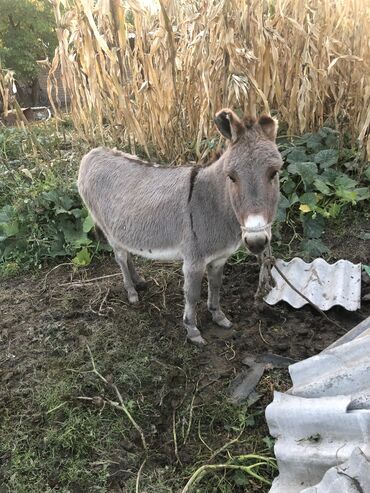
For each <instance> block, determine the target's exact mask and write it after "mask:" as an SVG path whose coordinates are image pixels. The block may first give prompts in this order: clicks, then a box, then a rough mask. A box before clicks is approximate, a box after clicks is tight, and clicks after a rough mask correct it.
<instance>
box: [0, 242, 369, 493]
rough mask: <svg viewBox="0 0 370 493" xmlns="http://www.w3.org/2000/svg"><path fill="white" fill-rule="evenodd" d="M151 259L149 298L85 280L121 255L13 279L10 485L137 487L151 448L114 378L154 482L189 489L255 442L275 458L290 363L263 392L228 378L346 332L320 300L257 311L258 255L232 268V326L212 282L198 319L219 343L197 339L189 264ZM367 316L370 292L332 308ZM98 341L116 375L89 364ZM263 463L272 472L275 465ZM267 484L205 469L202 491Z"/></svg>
mask: <svg viewBox="0 0 370 493" xmlns="http://www.w3.org/2000/svg"><path fill="white" fill-rule="evenodd" d="M336 241H337V239H336V238H334V239H333V243H335V242H336ZM356 241H357V243H356ZM338 245H339V246H341V245H342V244H341V242H339V243H338ZM356 245H357V246H356ZM364 245H366V243H365V242H361V241H360V240H356V239H354V238H353V237H352V238H351V243H350V250H351V251H352V255H351V253H349V252H348V250H347V258H349V259H353V260H358V255H361V259H362V260H363V261H364V262H366V261H367V263H369V257H368V253H369V252H368V249H367V254H366V246H365V250H364ZM334 247H335V245H334ZM341 253H342V252H341ZM139 265H140V270H141V271H142V273H143V274H144V276H145V277H146V278H147V280H148V281H149V287H148V289H147V290H146V291H144V292H141V293H140V294H141V300H140V302H139V304H138V305H137V306H130V305H129V304H128V303H127V298H126V296H125V294H124V292H123V288H122V283H121V278H120V276H114V277H107V278H104V279H99V280H98V281H96V282H88V283H86V282H84V281H86V280H87V279H92V278H95V277H100V276H107V275H109V274H116V273H118V272H119V271H118V268H117V266H116V264H115V263H114V261H113V260H112V259H111V258H110V257H106V258H105V259H101V260H99V261H96V262H94V263H93V265H92V266H90V267H89V268H86V269H83V270H79V271H78V272H74V271H73V268H72V266H71V265H61V266H58V268H55V269H54V270H52V271H51V269H50V268H48V269H46V270H44V271H42V272H39V273H37V274H32V275H30V274H28V275H22V276H19V277H16V278H12V279H8V280H6V281H2V283H1V289H0V326H1V339H0V343H1V357H0V372H1V386H0V416H1V440H0V442H1V443H0V491H1V492H20V493H21V492H40V493H41V492H49V491H58V492H73V493H78V492H90V491H91V492H96V491H99V492H105V491H107V492H134V491H135V488H136V486H135V484H136V478H137V473H138V470H139V467H140V465H141V464H142V462H143V459H144V456H145V454H144V451H143V449H142V444H141V440H140V435H139V434H138V433H137V431H136V430H135V429H134V427H133V426H132V424H131V423H130V422H129V420H128V419H127V416H126V415H125V414H124V413H123V412H122V410H120V409H114V408H113V407H112V406H110V405H109V404H107V403H106V400H107V399H110V400H113V401H116V400H117V396H116V395H115V392H114V391H113V388H112V386H111V384H112V383H114V384H115V385H117V387H118V389H119V390H120V392H121V394H122V397H123V400H124V402H125V404H126V406H127V409H128V410H129V411H130V413H131V415H132V417H133V418H134V420H135V421H136V422H137V423H138V424H139V426H140V427H141V428H142V430H143V433H144V435H145V438H146V441H147V444H148V450H149V452H148V456H147V460H146V462H145V465H144V467H143V469H142V473H141V478H140V491H142V492H144V491H145V492H147V493H149V492H156V493H164V492H180V491H181V490H182V488H183V487H184V485H185V483H186V481H187V480H188V479H189V477H190V476H191V474H192V473H193V472H194V471H195V470H196V469H197V467H199V466H201V465H202V464H207V463H222V462H223V461H224V462H225V461H227V460H231V459H232V458H236V457H238V456H239V455H240V454H248V453H259V454H262V455H264V456H272V455H273V452H272V442H271V440H270V438H269V437H268V430H267V426H266V424H265V421H264V408H265V406H266V405H267V404H268V403H269V402H270V401H271V399H272V394H273V391H274V390H283V391H284V390H286V389H287V388H288V387H289V385H290V384H289V377H288V373H287V370H274V371H267V372H265V374H264V377H263V378H262V380H261V382H260V384H259V386H258V389H257V390H258V392H259V393H260V395H261V398H260V399H259V400H258V401H257V402H256V403H254V404H253V405H250V406H248V405H247V404H243V405H240V406H233V405H232V404H230V403H229V401H228V392H229V386H230V382H231V381H232V380H233V379H234V378H235V377H236V376H237V375H238V374H239V373H240V372H241V371H242V370H243V369H244V368H245V366H244V365H243V363H242V360H243V358H244V357H245V355H246V354H262V353H266V352H270V353H276V354H279V355H283V356H289V357H290V358H293V359H295V360H301V359H303V358H307V357H309V356H311V355H314V354H316V353H317V352H319V351H321V350H322V349H324V348H325V347H326V346H328V345H329V344H331V343H332V342H333V341H334V340H336V339H337V338H339V337H340V336H341V335H343V331H342V330H341V329H338V328H337V327H336V326H334V325H333V324H331V323H330V322H328V321H327V320H325V319H323V318H322V316H321V315H320V314H317V313H316V312H315V311H314V310H313V309H312V308H311V307H308V306H306V307H304V308H302V309H300V310H294V309H292V308H290V307H289V306H288V305H286V304H284V303H280V304H278V305H277V306H275V307H269V306H267V305H265V307H264V309H263V310H262V311H258V310H256V308H255V306H254V303H253V296H254V292H255V289H256V286H257V279H258V268H257V266H256V265H255V264H254V263H253V261H252V259H251V261H244V262H241V263H239V264H231V265H228V266H227V268H226V270H225V281H224V287H223V295H222V300H223V301H222V305H223V307H224V309H225V312H226V313H227V315H228V316H229V317H230V318H231V319H232V320H233V322H234V327H233V329H231V330H222V329H220V328H217V327H216V326H214V324H213V323H212V322H211V319H210V316H209V315H208V312H207V309H206V284H205V283H204V290H203V299H202V303H201V305H200V307H199V327H200V328H201V330H202V333H203V335H204V337H205V338H206V340H207V341H208V342H209V344H208V345H207V346H206V347H204V348H197V347H195V346H192V345H190V344H189V343H187V342H186V339H185V332H184V330H183V328H182V326H181V317H182V308H183V302H182V300H183V295H182V288H181V286H182V274H181V267H180V266H179V265H177V264H174V265H167V264H166V265H164V264H159V263H158V264H157V263H146V262H141V264H139ZM364 289H368V288H367V287H366V285H365V286H364ZM369 314H370V306H369V303H368V302H367V303H363V306H362V309H361V310H360V311H358V312H356V313H349V312H346V311H345V310H344V309H341V308H340V307H336V308H333V309H332V310H330V311H329V312H328V315H329V317H331V318H332V319H334V320H336V321H339V322H340V324H341V325H342V326H343V327H344V328H345V329H346V330H349V329H351V328H352V327H353V326H354V325H356V324H357V323H359V322H360V321H361V320H363V319H364V318H365V317H366V316H368V315H369ZM87 346H89V348H90V349H91V353H92V355H93V358H94V360H95V363H96V366H97V368H98V370H99V371H100V373H101V374H102V375H104V376H105V377H106V378H107V380H108V385H105V384H104V383H103V382H102V381H101V380H99V378H98V377H97V376H96V375H95V374H94V373H92V372H91V369H92V362H91V358H90V355H89V353H88V350H87ZM81 397H84V398H86V397H87V398H90V400H89V399H81ZM91 399H92V400H91ZM230 442H231V443H230ZM225 445H226V447H225V448H223V447H224V446H225ZM220 449H221V450H220ZM260 473H261V475H262V476H263V477H264V478H265V479H266V480H270V479H272V477H273V475H274V474H276V471H274V470H271V469H268V468H265V469H263V468H262V469H261V470H260ZM268 489H269V486H268V484H264V483H262V482H261V481H259V480H257V479H254V478H250V477H249V476H247V475H244V474H242V473H239V472H230V473H228V472H227V473H226V472H225V473H221V474H220V473H218V474H216V473H213V474H211V475H209V476H207V477H206V478H205V479H204V480H202V481H201V482H200V483H199V484H198V485H197V486H196V489H194V491H197V492H201V493H209V492H213V491H214V492H216V491H217V492H225V493H226V492H253V491H260V492H267V491H268Z"/></svg>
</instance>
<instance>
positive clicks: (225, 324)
mask: <svg viewBox="0 0 370 493" xmlns="http://www.w3.org/2000/svg"><path fill="white" fill-rule="evenodd" d="M210 311H211V313H212V320H213V321H214V323H215V324H217V325H219V326H220V327H222V328H223V329H230V328H231V327H232V325H233V324H232V322H230V320H229V319H228V318H227V317H226V315H225V314H224V312H222V311H221V310H217V311H216V310H215V311H212V310H210Z"/></svg>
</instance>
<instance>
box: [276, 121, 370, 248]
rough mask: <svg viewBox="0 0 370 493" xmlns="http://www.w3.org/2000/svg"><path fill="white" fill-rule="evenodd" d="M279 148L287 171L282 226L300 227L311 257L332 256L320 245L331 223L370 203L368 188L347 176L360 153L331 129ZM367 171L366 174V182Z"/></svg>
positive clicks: (283, 179) (281, 206)
mask: <svg viewBox="0 0 370 493" xmlns="http://www.w3.org/2000/svg"><path fill="white" fill-rule="evenodd" d="M279 147H280V151H281V154H282V156H283V158H284V161H285V167H284V170H283V171H282V173H281V180H280V181H281V200H280V203H279V210H278V216H277V217H278V221H279V222H280V223H283V222H287V223H291V224H294V225H295V224H297V223H298V224H300V225H301V230H302V235H301V236H302V238H303V241H302V243H301V245H302V252H303V253H304V254H305V255H306V256H317V255H321V254H323V253H327V252H328V249H327V247H326V246H325V244H324V243H323V242H322V240H321V237H322V234H323V232H324V229H325V224H326V220H328V219H332V218H336V217H338V216H339V214H340V213H341V212H342V210H343V209H344V208H345V207H347V206H355V205H356V204H357V203H358V202H361V201H364V200H367V199H369V198H370V189H369V186H360V184H359V182H358V180H357V179H356V177H355V176H350V175H349V173H348V172H346V168H347V167H348V168H350V167H351V166H349V164H350V163H353V162H354V161H356V159H357V151H356V150H355V149H352V148H346V147H343V146H342V147H341V146H340V140H339V133H338V132H337V131H335V130H333V129H331V128H329V127H323V128H321V129H320V130H319V131H318V132H317V133H313V134H305V135H303V136H302V137H298V138H296V139H294V140H293V141H292V142H291V141H285V142H281V143H280V145H279ZM368 170H369V169H367V170H366V171H365V174H364V177H365V179H367V180H368Z"/></svg>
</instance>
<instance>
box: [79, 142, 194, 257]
mask: <svg viewBox="0 0 370 493" xmlns="http://www.w3.org/2000/svg"><path fill="white" fill-rule="evenodd" d="M189 173H190V168H166V167H160V166H158V165H151V164H149V163H147V162H146V161H142V160H140V159H138V158H137V157H136V156H132V155H130V154H126V153H123V152H120V151H115V150H109V149H105V148H102V147H98V148H96V149H93V150H92V151H90V152H89V153H88V154H86V155H85V156H84V157H83V158H82V161H81V165H80V170H79V176H78V190H79V193H80V195H81V197H82V198H83V200H84V202H85V204H86V206H87V208H88V209H89V211H90V214H91V216H92V217H93V219H94V221H95V223H96V224H97V226H99V228H100V229H101V230H102V231H103V232H104V234H105V236H106V238H107V240H108V241H109V243H110V244H111V245H112V247H113V249H125V250H128V251H131V252H132V253H137V254H139V255H142V256H146V257H149V258H158V259H162V258H165V259H166V260H172V259H178V258H181V255H180V244H181V241H182V237H183V233H184V229H185V227H184V226H185V225H184V216H185V215H184V212H185V208H186V205H187V202H186V185H187V183H188V180H186V175H188V174H189ZM170 257H171V258H170Z"/></svg>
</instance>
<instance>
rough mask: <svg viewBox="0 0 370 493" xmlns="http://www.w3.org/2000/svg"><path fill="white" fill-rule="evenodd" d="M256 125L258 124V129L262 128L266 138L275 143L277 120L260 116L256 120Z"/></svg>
mask: <svg viewBox="0 0 370 493" xmlns="http://www.w3.org/2000/svg"><path fill="white" fill-rule="evenodd" d="M258 123H259V124H260V127H261V128H262V130H263V133H264V134H265V135H266V137H267V138H269V139H270V140H272V141H273V142H275V139H276V134H277V131H278V127H279V122H278V121H277V119H276V118H271V116H268V115H262V116H261V117H260V119H259V120H258Z"/></svg>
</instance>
